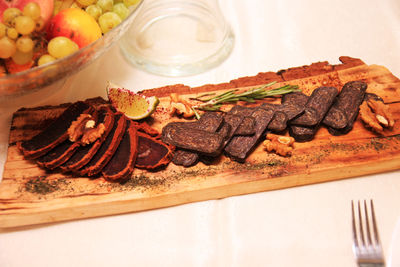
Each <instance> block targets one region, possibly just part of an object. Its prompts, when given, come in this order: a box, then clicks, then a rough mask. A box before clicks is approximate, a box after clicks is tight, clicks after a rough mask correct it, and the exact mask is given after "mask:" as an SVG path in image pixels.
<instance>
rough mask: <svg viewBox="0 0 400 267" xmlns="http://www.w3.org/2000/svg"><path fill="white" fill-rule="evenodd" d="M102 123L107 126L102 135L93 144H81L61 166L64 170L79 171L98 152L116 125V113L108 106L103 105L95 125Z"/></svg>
mask: <svg viewBox="0 0 400 267" xmlns="http://www.w3.org/2000/svg"><path fill="white" fill-rule="evenodd" d="M101 123H102V124H103V125H104V127H105V131H104V133H103V134H102V136H101V137H100V138H99V139H97V140H96V141H95V142H93V143H91V144H88V145H83V146H80V147H79V148H78V149H77V150H76V151H75V153H74V154H73V155H72V156H71V157H70V158H69V159H68V160H67V161H66V162H65V163H64V164H62V165H61V166H60V168H61V169H62V170H63V171H77V170H78V169H80V168H82V167H83V166H84V165H86V164H87V163H88V162H89V161H90V159H91V158H92V157H93V156H94V155H95V154H96V152H97V150H98V149H99V148H100V146H101V144H102V143H103V142H104V140H105V139H106V137H107V135H108V134H109V133H110V131H111V129H112V127H113V125H114V113H113V112H112V111H111V109H110V108H109V107H107V106H103V107H101V108H100V109H99V111H98V118H97V121H96V125H95V127H97V126H98V125H99V124H101Z"/></svg>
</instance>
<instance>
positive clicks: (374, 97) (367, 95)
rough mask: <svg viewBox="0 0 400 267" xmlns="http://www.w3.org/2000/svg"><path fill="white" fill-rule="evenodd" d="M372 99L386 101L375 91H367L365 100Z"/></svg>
mask: <svg viewBox="0 0 400 267" xmlns="http://www.w3.org/2000/svg"><path fill="white" fill-rule="evenodd" d="M370 99H372V100H375V101H381V102H384V101H383V99H382V97H380V96H378V95H376V94H374V93H365V95H364V101H368V100H370Z"/></svg>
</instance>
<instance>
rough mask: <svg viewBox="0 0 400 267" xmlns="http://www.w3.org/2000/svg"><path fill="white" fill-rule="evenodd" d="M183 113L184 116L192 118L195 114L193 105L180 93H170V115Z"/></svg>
mask: <svg viewBox="0 0 400 267" xmlns="http://www.w3.org/2000/svg"><path fill="white" fill-rule="evenodd" d="M174 114H178V115H182V116H183V117H184V118H191V117H193V116H194V111H193V110H192V106H191V105H190V104H189V103H188V102H187V101H185V100H183V99H181V98H180V97H179V95H178V94H176V93H172V94H171V95H170V115H171V116H173V115H174Z"/></svg>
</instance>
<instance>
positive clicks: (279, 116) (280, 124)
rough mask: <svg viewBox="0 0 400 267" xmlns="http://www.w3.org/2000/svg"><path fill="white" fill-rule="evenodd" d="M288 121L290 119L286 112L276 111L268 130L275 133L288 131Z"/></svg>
mask: <svg viewBox="0 0 400 267" xmlns="http://www.w3.org/2000/svg"><path fill="white" fill-rule="evenodd" d="M288 120H289V118H288V116H287V115H286V114H285V113H284V112H282V111H275V114H274V117H273V118H272V120H271V122H270V123H269V124H268V127H267V129H268V130H271V131H274V132H282V131H284V130H285V129H286V127H287V122H288Z"/></svg>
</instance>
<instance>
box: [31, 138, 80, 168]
mask: <svg viewBox="0 0 400 267" xmlns="http://www.w3.org/2000/svg"><path fill="white" fill-rule="evenodd" d="M78 147H79V143H77V142H71V141H69V140H68V139H67V140H65V141H64V142H62V143H61V144H59V145H57V146H56V147H55V148H53V149H52V150H50V151H49V152H48V153H46V154H44V155H43V156H41V157H39V158H37V159H36V163H37V164H38V165H39V166H41V167H45V168H47V169H54V168H57V167H58V166H60V165H61V164H63V163H64V162H66V161H67V160H68V159H69V158H70V157H71V156H72V154H73V153H74V152H75V151H76V149H77V148H78Z"/></svg>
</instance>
